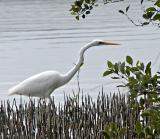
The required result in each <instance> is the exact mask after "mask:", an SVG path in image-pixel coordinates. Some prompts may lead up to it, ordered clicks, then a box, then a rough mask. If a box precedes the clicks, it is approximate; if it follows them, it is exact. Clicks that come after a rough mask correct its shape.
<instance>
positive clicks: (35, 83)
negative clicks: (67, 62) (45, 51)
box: [9, 40, 118, 98]
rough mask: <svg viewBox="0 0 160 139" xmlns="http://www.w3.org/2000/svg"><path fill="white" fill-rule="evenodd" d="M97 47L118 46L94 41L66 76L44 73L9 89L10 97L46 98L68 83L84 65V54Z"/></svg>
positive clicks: (81, 51)
mask: <svg viewBox="0 0 160 139" xmlns="http://www.w3.org/2000/svg"><path fill="white" fill-rule="evenodd" d="M99 45H118V44H116V43H110V42H105V41H102V40H94V41H92V42H90V43H88V44H87V45H85V46H84V47H82V48H81V50H80V56H79V59H78V61H77V63H76V65H75V66H74V67H73V68H72V69H71V70H70V71H69V72H67V73H66V74H60V73H59V72H56V71H45V72H42V73H39V74H36V75H34V76H31V77H30V78H28V79H26V80H24V81H23V82H21V83H19V84H18V85H16V86H14V87H12V88H11V89H9V94H10V95H16V94H17V95H25V96H34V97H41V98H44V97H45V98H46V97H50V94H51V93H52V92H53V91H54V90H55V89H56V88H58V87H60V86H62V85H64V84H66V83H68V82H69V81H70V80H71V79H72V78H73V76H74V75H75V74H76V72H77V71H78V70H79V69H80V67H81V66H82V64H83V63H84V52H85V51H86V50H87V49H88V48H90V47H93V46H99Z"/></svg>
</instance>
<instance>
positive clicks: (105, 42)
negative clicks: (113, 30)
mask: <svg viewBox="0 0 160 139" xmlns="http://www.w3.org/2000/svg"><path fill="white" fill-rule="evenodd" d="M100 45H120V44H118V43H112V42H107V41H101V42H100Z"/></svg>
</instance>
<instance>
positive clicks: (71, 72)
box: [64, 43, 93, 84]
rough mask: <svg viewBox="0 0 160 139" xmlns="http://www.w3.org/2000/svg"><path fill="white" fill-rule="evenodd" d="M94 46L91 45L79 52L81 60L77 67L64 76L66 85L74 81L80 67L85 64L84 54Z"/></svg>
mask: <svg viewBox="0 0 160 139" xmlns="http://www.w3.org/2000/svg"><path fill="white" fill-rule="evenodd" d="M92 46H93V45H92V44H91V43H89V44H87V45H85V46H84V47H82V48H81V50H80V52H79V59H78V61H77V62H76V65H75V66H74V67H73V68H72V69H71V70H69V71H68V72H67V73H66V74H64V79H65V80H64V84H65V83H67V82H69V81H70V80H71V79H72V77H73V76H74V75H75V74H76V72H77V71H78V70H79V69H80V67H81V66H82V64H83V62H84V52H85V51H86V50H87V49H88V48H90V47H92Z"/></svg>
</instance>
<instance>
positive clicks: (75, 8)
mask: <svg viewBox="0 0 160 139" xmlns="http://www.w3.org/2000/svg"><path fill="white" fill-rule="evenodd" d="M94 6H97V4H96V0H76V1H75V2H74V3H73V4H72V5H71V9H70V12H71V15H73V16H75V18H76V19H77V20H79V18H80V17H82V18H85V17H86V15H88V14H90V11H91V10H92V9H93V7H94Z"/></svg>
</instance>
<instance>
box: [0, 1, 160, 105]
mask: <svg viewBox="0 0 160 139" xmlns="http://www.w3.org/2000/svg"><path fill="white" fill-rule="evenodd" d="M70 4H71V3H70V2H68V1H67V0H65V1H64V0H2V1H0V99H1V100H2V99H8V98H9V99H12V98H13V97H8V93H7V90H8V89H9V88H10V87H11V86H13V85H16V84H17V83H19V82H20V81H23V80H24V79H26V78H27V77H29V76H31V75H34V74H36V73H39V72H42V71H45V70H52V69H53V70H58V71H60V72H62V73H65V72H67V71H68V70H69V69H70V68H71V67H72V66H73V65H74V63H75V62H76V60H77V57H78V55H77V53H78V51H79V49H80V48H81V47H82V46H83V45H84V44H86V43H88V42H89V41H91V40H93V39H105V40H111V41H113V42H117V43H121V44H122V45H121V46H120V47H115V48H112V47H101V48H92V49H90V50H88V51H87V52H86V55H85V64H84V66H83V67H82V69H81V72H80V79H79V80H80V87H81V89H83V90H84V92H85V93H90V94H91V95H93V96H97V94H98V92H99V91H100V90H101V88H102V86H103V87H104V89H105V92H108V93H109V92H110V91H111V92H114V91H116V90H117V89H116V88H115V90H114V89H113V86H114V83H112V81H111V80H109V79H108V78H103V77H102V74H103V72H104V71H105V68H106V61H107V60H112V61H115V62H116V61H119V60H124V59H125V56H126V55H131V56H132V57H134V58H135V59H140V60H142V61H145V62H147V61H153V63H154V62H155V59H156V57H157V55H158V54H159V53H160V47H159V42H160V29H158V28H157V27H155V26H152V25H151V26H147V27H135V26H134V25H133V24H131V23H130V22H129V21H128V20H127V19H126V17H124V16H123V15H121V14H119V13H118V10H119V7H121V8H122V9H123V8H125V7H126V6H127V5H128V4H129V3H128V2H125V3H124V2H121V3H114V4H110V5H108V6H107V5H105V6H104V5H103V4H101V6H99V7H97V8H95V10H94V11H92V14H91V15H89V16H88V17H87V19H85V20H80V21H76V20H75V19H74V18H73V17H72V16H70V14H69V11H68V10H69V8H70ZM130 13H131V15H132V18H134V19H135V20H142V19H140V18H137V17H138V15H140V14H141V10H140V7H139V4H138V3H137V2H135V3H132V9H131V12H130ZM159 64H160V60H159V58H157V60H156V63H155V64H154V65H153V68H154V70H155V71H157V70H158V69H159V68H160V67H159ZM72 90H75V91H77V90H78V87H77V78H76V76H75V77H74V78H73V79H72V81H71V82H70V83H68V84H67V85H66V86H65V87H62V88H60V89H58V90H57V91H55V93H54V94H53V95H54V96H55V98H56V100H57V101H58V102H59V101H62V100H63V93H64V91H65V92H66V93H67V94H70V93H72ZM17 98H18V97H17Z"/></svg>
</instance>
